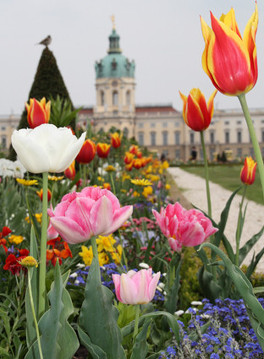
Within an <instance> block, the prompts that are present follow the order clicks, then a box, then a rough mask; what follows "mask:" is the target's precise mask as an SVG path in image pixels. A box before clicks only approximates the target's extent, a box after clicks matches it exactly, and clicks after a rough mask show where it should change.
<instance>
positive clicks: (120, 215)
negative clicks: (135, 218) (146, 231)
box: [104, 206, 133, 236]
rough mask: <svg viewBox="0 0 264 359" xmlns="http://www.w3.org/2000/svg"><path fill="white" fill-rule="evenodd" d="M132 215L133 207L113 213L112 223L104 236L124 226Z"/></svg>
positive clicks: (123, 208) (125, 207)
mask: <svg viewBox="0 0 264 359" xmlns="http://www.w3.org/2000/svg"><path fill="white" fill-rule="evenodd" d="M132 213H133V206H124V207H122V208H120V209H118V210H116V211H115V212H114V216H113V223H112V225H111V227H110V229H109V230H107V232H106V233H105V234H104V235H105V236H108V235H109V234H111V233H114V232H115V231H116V230H117V229H118V228H119V227H121V226H122V224H124V223H125V222H126V221H127V220H128V218H129V217H130V216H131V215H132Z"/></svg>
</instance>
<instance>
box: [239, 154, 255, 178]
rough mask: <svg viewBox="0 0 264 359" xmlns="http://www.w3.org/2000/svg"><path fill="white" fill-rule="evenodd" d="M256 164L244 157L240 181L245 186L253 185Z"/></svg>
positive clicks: (249, 158)
mask: <svg viewBox="0 0 264 359" xmlns="http://www.w3.org/2000/svg"><path fill="white" fill-rule="evenodd" d="M256 168H257V163H256V162H255V161H254V160H253V159H252V158H251V157H246V158H245V162H244V166H243V168H242V170H241V172H240V179H241V181H242V182H243V183H245V184H248V185H250V184H253V183H254V181H255V174H256Z"/></svg>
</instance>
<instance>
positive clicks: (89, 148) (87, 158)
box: [76, 140, 96, 164]
mask: <svg viewBox="0 0 264 359" xmlns="http://www.w3.org/2000/svg"><path fill="white" fill-rule="evenodd" d="M95 153H96V146H95V143H94V142H93V141H91V140H86V141H84V143H83V145H82V148H81V150H80V152H79V154H78V156H77V157H76V161H77V162H79V163H81V164H86V163H90V162H91V161H92V160H93V159H94V156H95Z"/></svg>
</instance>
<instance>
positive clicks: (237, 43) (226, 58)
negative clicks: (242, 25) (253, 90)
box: [207, 13, 252, 95]
mask: <svg viewBox="0 0 264 359" xmlns="http://www.w3.org/2000/svg"><path fill="white" fill-rule="evenodd" d="M211 22H212V30H213V32H214V35H215V38H214V41H210V43H209V46H208V54H207V67H208V70H209V71H210V73H211V75H212V77H213V79H214V81H215V83H216V84H217V88H218V89H219V91H221V92H223V93H227V94H230V95H232V94H233V95H237V94H239V93H242V92H245V90H247V87H248V85H249V83H251V82H252V81H251V80H250V81H249V78H251V77H252V76H251V74H250V59H249V54H248V52H247V49H246V46H245V45H244V43H243V41H242V40H241V38H240V37H239V36H238V35H237V33H235V32H234V31H232V30H231V29H230V28H229V27H228V26H227V25H225V24H224V23H222V22H220V21H219V20H217V19H216V18H215V17H214V15H213V14H212V13H211ZM223 89H224V91H223Z"/></svg>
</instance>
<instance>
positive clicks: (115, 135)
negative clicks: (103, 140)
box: [111, 132, 121, 148]
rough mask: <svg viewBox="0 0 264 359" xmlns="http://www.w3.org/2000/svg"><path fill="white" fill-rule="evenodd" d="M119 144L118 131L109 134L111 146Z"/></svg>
mask: <svg viewBox="0 0 264 359" xmlns="http://www.w3.org/2000/svg"><path fill="white" fill-rule="evenodd" d="M120 145H121V138H120V136H119V133H118V132H115V133H113V134H112V135H111V146H112V147H114V148H118V147H120Z"/></svg>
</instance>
